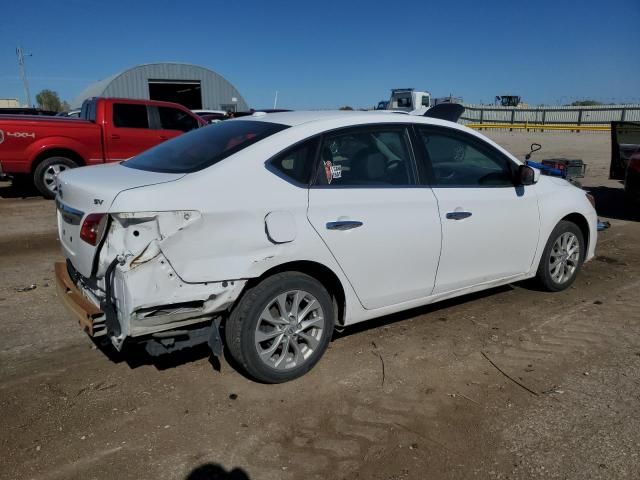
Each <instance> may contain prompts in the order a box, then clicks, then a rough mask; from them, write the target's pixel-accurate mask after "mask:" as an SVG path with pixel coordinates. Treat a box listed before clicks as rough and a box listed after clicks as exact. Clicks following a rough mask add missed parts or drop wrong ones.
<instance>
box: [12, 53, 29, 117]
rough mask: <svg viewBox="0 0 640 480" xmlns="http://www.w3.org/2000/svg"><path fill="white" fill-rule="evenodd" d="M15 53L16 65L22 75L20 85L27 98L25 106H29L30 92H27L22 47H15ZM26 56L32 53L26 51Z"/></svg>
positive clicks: (27, 86) (27, 85)
mask: <svg viewBox="0 0 640 480" xmlns="http://www.w3.org/2000/svg"><path fill="white" fill-rule="evenodd" d="M16 55H17V56H18V66H19V67H20V76H21V77H22V85H23V86H24V95H25V97H26V100H27V107H30V106H31V93H30V92H29V82H28V81H27V72H26V71H25V69H24V57H25V54H24V51H23V50H22V47H18V48H16ZM26 56H27V57H31V56H32V55H31V54H30V53H28V54H27V55H26Z"/></svg>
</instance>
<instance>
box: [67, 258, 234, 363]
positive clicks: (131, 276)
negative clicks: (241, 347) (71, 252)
mask: <svg viewBox="0 0 640 480" xmlns="http://www.w3.org/2000/svg"><path fill="white" fill-rule="evenodd" d="M70 269H71V272H70V271H69V270H70ZM55 272H56V284H57V288H58V295H59V296H60V298H61V299H62V301H63V302H64V304H65V306H66V307H67V308H68V309H69V310H70V311H71V312H72V313H73V314H74V315H75V316H76V317H77V318H78V321H79V323H80V325H81V327H82V329H83V330H84V331H85V332H86V333H88V334H89V335H90V336H92V337H97V336H103V335H107V336H108V338H109V340H110V341H111V343H112V344H113V346H114V347H115V348H116V349H117V350H121V349H122V347H123V344H124V342H125V340H126V339H127V338H131V339H136V341H147V340H154V341H158V339H164V340H162V343H163V344H165V343H167V342H169V339H170V338H171V337H173V336H174V335H173V334H175V336H176V337H180V336H184V335H185V333H189V331H190V330H191V329H192V327H197V325H198V324H204V323H210V322H211V321H212V320H213V319H214V318H215V317H219V316H220V315H221V314H223V313H224V312H225V311H227V310H229V309H230V308H231V306H232V305H233V303H234V302H235V300H236V299H237V298H238V296H239V295H240V293H241V292H242V290H243V288H244V286H245V284H246V280H230V281H223V282H204V283H188V282H184V281H183V280H182V279H181V278H180V277H179V276H178V274H177V272H176V271H175V270H174V269H173V268H172V267H171V264H170V263H169V262H168V260H167V259H166V257H164V255H162V253H160V252H159V253H158V254H156V255H155V256H154V257H153V258H151V259H149V260H146V261H144V262H143V263H140V262H135V261H124V262H122V263H118V262H117V261H115V262H114V263H113V268H109V269H108V271H107V273H106V275H105V277H104V278H101V279H87V278H84V277H82V276H81V275H79V274H78V273H77V272H76V271H75V269H74V268H73V267H72V266H67V265H66V264H65V263H56V264H55ZM107 285H109V287H110V288H106V286H107ZM108 297H110V298H108ZM97 305H100V307H98V306H97ZM216 332H217V329H216ZM200 335H202V333H201V334H200Z"/></svg>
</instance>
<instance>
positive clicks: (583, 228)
mask: <svg viewBox="0 0 640 480" xmlns="http://www.w3.org/2000/svg"><path fill="white" fill-rule="evenodd" d="M560 221H566V222H571V223H573V224H575V225H576V226H577V227H578V228H579V229H580V232H581V233H582V238H583V239H584V244H585V248H584V252H585V256H586V254H587V252H588V251H589V242H590V231H589V222H588V221H587V219H586V217H585V216H584V215H582V214H581V213H578V212H573V213H570V214H569V215H565V216H564V217H563V218H561V219H560Z"/></svg>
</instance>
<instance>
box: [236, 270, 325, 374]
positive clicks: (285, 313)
mask: <svg viewBox="0 0 640 480" xmlns="http://www.w3.org/2000/svg"><path fill="white" fill-rule="evenodd" d="M333 326H334V310H333V302H332V300H331V297H330V295H329V293H328V292H327V290H326V289H325V288H324V287H323V286H322V284H321V283H320V282H318V281H317V280H316V279H314V278H312V277H310V276H308V275H305V274H303V273H299V272H285V273H279V274H276V275H273V276H271V277H268V278H266V279H265V280H263V281H262V282H260V283H259V284H258V285H256V286H254V287H252V288H251V289H249V290H248V291H247V292H246V293H245V294H244V295H243V297H242V298H241V299H240V301H239V303H238V304H237V305H236V306H235V307H234V309H233V310H232V312H231V315H230V316H229V319H228V320H227V324H226V326H225V337H226V343H227V347H228V349H229V353H230V354H231V356H232V357H233V359H234V360H235V361H236V362H238V363H239V364H240V365H241V366H242V368H243V369H244V370H245V371H246V372H247V373H248V374H249V375H250V376H251V377H253V378H255V379H256V380H258V381H261V382H265V383H282V382H286V381H289V380H293V379H295V378H298V377H300V376H302V375H304V374H305V373H307V372H308V371H309V370H311V368H313V366H314V365H315V364H316V363H317V362H318V360H320V357H321V356H322V354H323V353H324V352H325V350H326V349H327V346H328V344H329V341H330V340H331V336H332V334H333Z"/></svg>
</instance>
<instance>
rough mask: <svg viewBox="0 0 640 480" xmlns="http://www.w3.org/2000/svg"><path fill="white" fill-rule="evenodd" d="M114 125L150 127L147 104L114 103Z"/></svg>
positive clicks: (120, 126)
mask: <svg viewBox="0 0 640 480" xmlns="http://www.w3.org/2000/svg"><path fill="white" fill-rule="evenodd" d="M113 125H114V126H116V127H118V128H149V117H148V116H147V106H146V105H137V104H133V103H114V104H113Z"/></svg>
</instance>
